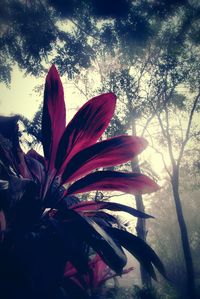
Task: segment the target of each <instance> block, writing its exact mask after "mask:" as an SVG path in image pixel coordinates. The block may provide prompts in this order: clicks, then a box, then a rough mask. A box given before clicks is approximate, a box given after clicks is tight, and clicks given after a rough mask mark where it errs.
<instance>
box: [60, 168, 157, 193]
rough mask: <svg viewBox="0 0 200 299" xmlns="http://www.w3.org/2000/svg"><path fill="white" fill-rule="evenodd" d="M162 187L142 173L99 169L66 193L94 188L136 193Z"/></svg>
mask: <svg viewBox="0 0 200 299" xmlns="http://www.w3.org/2000/svg"><path fill="white" fill-rule="evenodd" d="M159 188H160V187H159V186H158V184H156V183H155V182H154V181H153V180H152V179H150V178H149V177H147V176H146V175H143V174H141V173H123V172H118V171H97V172H94V173H92V174H89V175H87V176H86V177H84V178H82V179H80V180H78V181H76V182H75V183H74V184H72V185H71V186H70V187H69V189H68V190H67V191H66V193H67V194H68V195H69V194H77V193H82V192H88V191H93V190H101V191H113V190H115V191H121V192H126V193H130V194H134V195H138V194H145V193H151V192H155V191H157V190H158V189H159Z"/></svg>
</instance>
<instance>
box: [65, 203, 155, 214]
mask: <svg viewBox="0 0 200 299" xmlns="http://www.w3.org/2000/svg"><path fill="white" fill-rule="evenodd" d="M70 209H73V210H75V211H76V212H85V211H86V212H88V211H99V210H102V209H107V210H110V211H123V212H127V213H129V214H131V215H133V216H135V217H141V218H153V217H152V216H150V215H148V214H145V213H142V212H140V211H138V210H136V209H134V208H131V207H129V206H126V205H123V204H119V203H117V202H108V201H107V202H106V201H94V200H91V201H81V202H79V203H78V204H75V205H73V206H71V207H70Z"/></svg>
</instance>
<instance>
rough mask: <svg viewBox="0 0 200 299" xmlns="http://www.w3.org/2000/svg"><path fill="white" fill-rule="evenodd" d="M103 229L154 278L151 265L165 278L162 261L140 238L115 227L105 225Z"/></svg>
mask: <svg viewBox="0 0 200 299" xmlns="http://www.w3.org/2000/svg"><path fill="white" fill-rule="evenodd" d="M105 230H106V231H107V232H108V233H109V234H110V235H111V236H112V237H113V238H114V239H115V240H117V241H118V242H119V243H120V244H121V246H123V247H124V248H126V249H127V250H128V251H129V252H130V253H131V254H132V255H133V256H134V257H135V258H136V259H137V260H138V261H139V262H140V263H141V265H143V267H144V268H145V269H146V271H147V272H148V273H149V274H150V276H151V277H152V278H154V279H155V280H156V274H155V271H154V268H153V266H154V267H156V268H157V270H158V271H159V272H160V273H161V274H162V275H163V277H165V278H167V276H166V272H165V268H164V266H163V263H162V262H161V260H160V259H159V257H158V256H157V254H156V253H155V252H154V250H153V249H152V248H151V247H150V246H149V245H148V244H147V243H145V242H144V241H143V240H142V239H140V238H138V237H136V236H134V235H133V234H131V233H129V232H127V231H123V230H120V229H117V228H111V227H106V228H105Z"/></svg>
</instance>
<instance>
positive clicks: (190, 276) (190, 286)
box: [171, 167, 196, 299]
mask: <svg viewBox="0 0 200 299" xmlns="http://www.w3.org/2000/svg"><path fill="white" fill-rule="evenodd" d="M171 184H172V191H173V196H174V202H175V206H176V214H177V218H178V224H179V228H180V232H181V242H182V248H183V254H184V259H185V265H186V275H187V293H188V294H187V295H188V298H189V299H195V298H196V295H195V277H194V269H193V262H192V255H191V250H190V244H189V238H188V232H187V227H186V223H185V220H184V216H183V210H182V205H181V199H180V195H179V173H178V169H177V167H176V168H174V169H173V175H172V178H171Z"/></svg>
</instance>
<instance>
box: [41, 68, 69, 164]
mask: <svg viewBox="0 0 200 299" xmlns="http://www.w3.org/2000/svg"><path fill="white" fill-rule="evenodd" d="M65 125H66V110H65V102H64V92H63V86H62V82H61V80H60V76H59V73H58V71H57V69H56V67H55V65H52V66H51V68H50V70H49V72H48V74H47V77H46V83H45V90H44V105H43V115H42V139H43V148H44V155H45V158H46V159H47V160H48V161H49V168H50V169H52V168H53V167H54V161H55V156H56V151H57V147H58V143H59V141H60V139H61V136H62V134H63V132H64V129H65Z"/></svg>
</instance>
